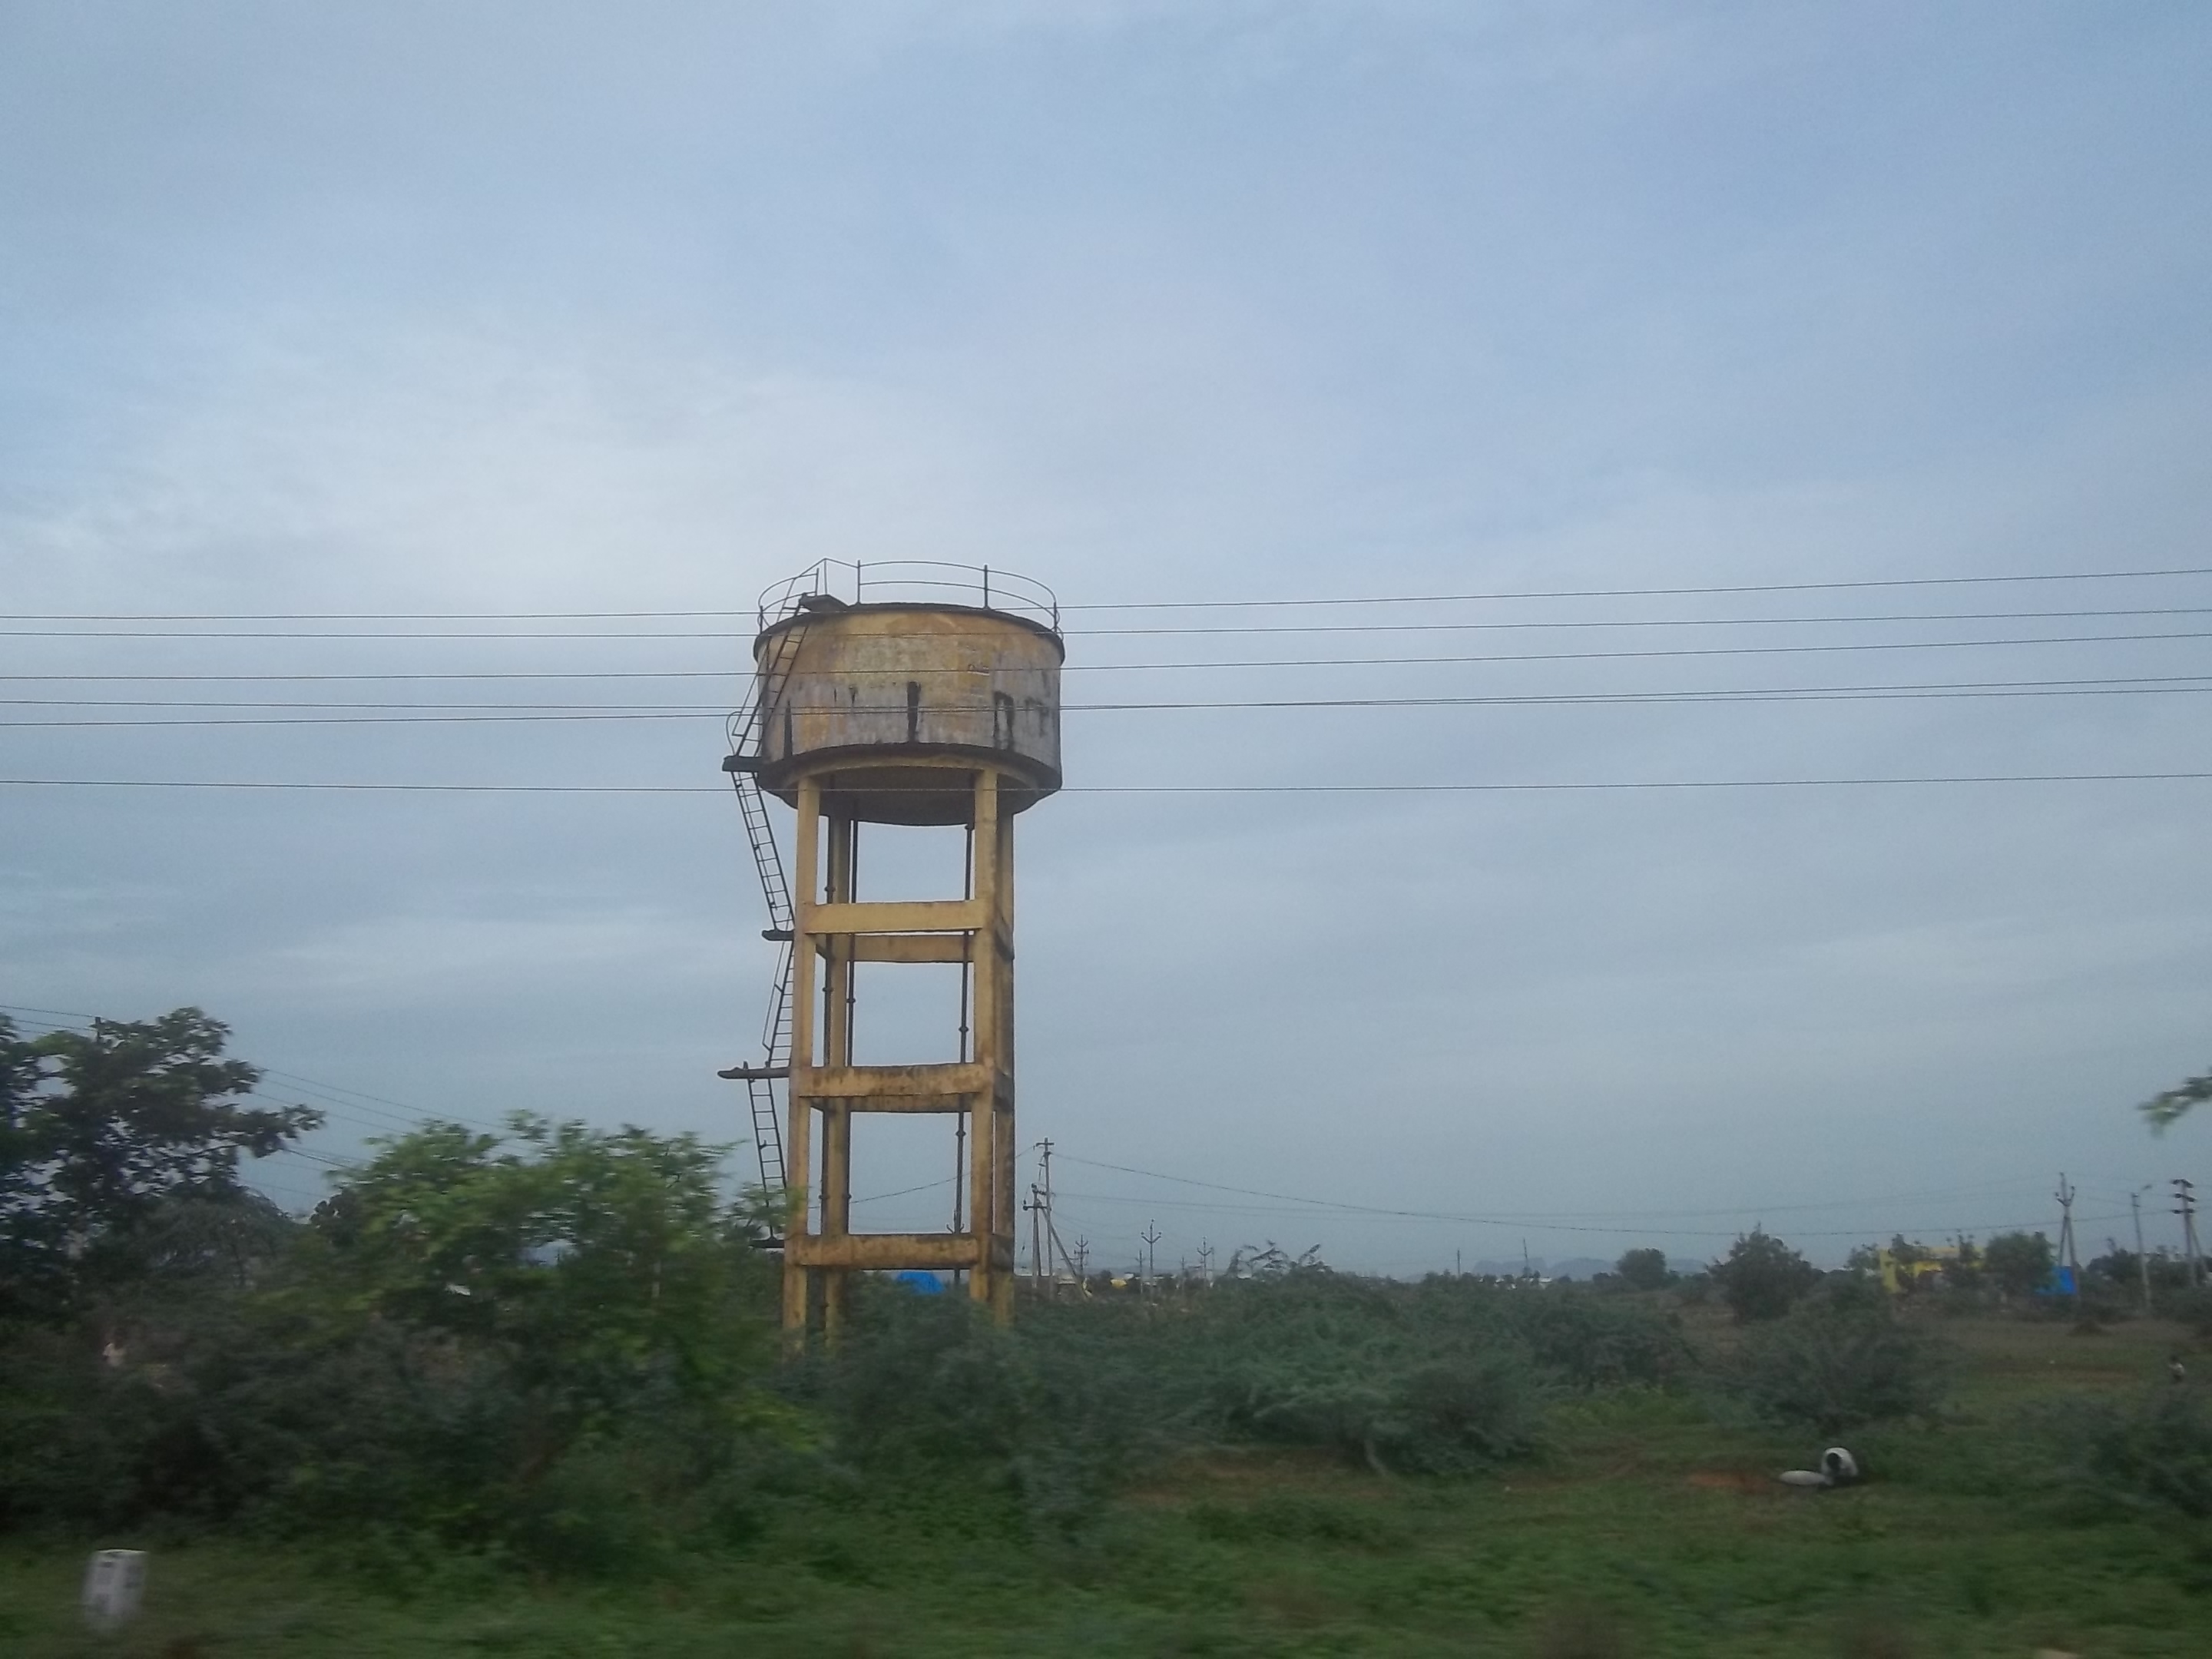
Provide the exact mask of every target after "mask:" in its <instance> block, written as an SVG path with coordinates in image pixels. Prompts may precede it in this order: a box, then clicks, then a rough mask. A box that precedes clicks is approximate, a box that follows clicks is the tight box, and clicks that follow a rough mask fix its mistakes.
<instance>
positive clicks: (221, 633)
mask: <svg viewBox="0 0 2212 1659" xmlns="http://www.w3.org/2000/svg"><path fill="white" fill-rule="evenodd" d="M2208 612H2212V606H2206V605H2149V606H2140V607H2136V608H2132V609H2127V610H2101V611H1924V612H1907V613H1903V614H1893V615H1892V614H1877V615H1870V616H1856V617H1854V616H1842V617H1833V616H1832V617H1620V618H1604V617H1588V618H1571V619H1564V620H1545V621H1534V620H1528V619H1506V620H1500V619H1498V618H1489V617H1486V618H1482V619H1479V620H1468V619H1465V618H1455V619H1454V620H1452V621H1449V622H1375V623H1201V624H1198V625H1195V626H1183V625H1179V626H1174V627H1146V628H1086V629H1080V630H1069V631H1070V632H1071V633H1073V635H1074V636H1075V637H1078V638H1083V639H1105V638H1153V637H1168V636H1176V635H1253V634H1454V633H1489V632H1496V631H1499V630H1507V631H1513V632H1529V631H1543V630H1547V629H1548V630H1553V631H1574V630H1577V629H1625V628H1634V629H1649V628H1812V627H1823V628H1826V627H1865V626H1869V625H1872V624H1876V623H1879V624H1883V625H1889V624H1893V623H1954V622H2063V621H2075V620H2079V621H2094V620H2105V619H2112V618H2118V617H2201V616H2204V615H2206V614H2208ZM750 632H751V630H750V629H653V630H650V631H647V630H641V629H625V630H623V631H622V632H620V633H605V632H597V631H594V632H580V631H577V630H574V629H562V630H559V631H557V632H548V631H544V630H542V629H531V630H522V629H501V630H499V631H497V632H494V633H485V632H480V631H473V630H472V631H468V632H459V631H454V630H450V629H441V630H437V631H435V632H431V631H424V630H422V629H407V630H404V631H403V630H390V629H386V630H378V631H374V632H365V631H362V630H358V629H351V630H347V631H344V632H332V631H331V630H329V629H315V630H303V629H208V628H183V629H172V628H159V629H117V628H0V638H9V639H28V640H225V641H228V640H318V641H342V640H368V641H388V640H406V641H415V642H425V641H428V642H435V641H441V640H465V641H471V642H474V641H484V640H532V641H537V640H576V641H608V640H617V641H620V640H732V641H735V640H743V639H745V638H747V637H748V636H749V635H750ZM933 637H935V638H938V639H941V640H951V639H960V638H963V637H966V638H978V639H980V638H986V637H991V636H989V635H982V634H975V635H960V634H957V633H951V634H939V635H934V636H933Z"/></svg>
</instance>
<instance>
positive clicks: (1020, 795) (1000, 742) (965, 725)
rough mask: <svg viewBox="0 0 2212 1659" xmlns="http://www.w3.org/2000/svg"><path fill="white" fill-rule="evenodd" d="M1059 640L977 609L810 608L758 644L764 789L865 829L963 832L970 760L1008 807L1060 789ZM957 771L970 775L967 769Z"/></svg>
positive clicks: (1038, 627) (830, 604) (814, 602)
mask: <svg viewBox="0 0 2212 1659" xmlns="http://www.w3.org/2000/svg"><path fill="white" fill-rule="evenodd" d="M1065 655H1066V653H1065V652H1064V651H1063V649H1062V648H1061V646H1060V636H1059V635H1057V634H1055V633H1054V631H1053V630H1052V629H1049V628H1048V627H1046V626H1044V625H1043V624H1042V623H1034V622H1030V621H1028V620H1027V619H1025V618H1024V617H1016V616H1011V615H1008V614H1007V613H1006V612H1005V611H993V610H987V609H982V608H980V607H976V606H971V605H928V604H905V603H895V604H866V605H844V604H842V603H840V602H839V601H837V600H835V599H810V600H808V601H806V602H805V605H802V606H801V607H800V608H799V610H798V611H796V612H795V613H793V615H791V616H788V617H784V618H783V619H782V620H781V621H780V622H777V623H774V624H772V625H771V626H769V627H768V628H766V629H763V630H762V632H761V634H760V635H759V636H758V637H757V639H756V640H755V641H753V658H754V661H755V663H756V665H757V666H758V667H759V669H760V670H761V676H760V679H761V685H762V694H763V696H764V697H765V698H766V699H767V701H768V706H767V708H766V709H765V710H764V711H763V714H764V719H763V721H762V726H761V768H760V778H761V784H762V787H763V788H765V789H767V790H769V792H770V793H773V794H775V795H776V796H777V797H778V798H779V799H782V800H784V801H786V802H790V801H793V800H794V799H796V796H797V790H798V783H799V778H800V776H801V775H812V776H814V777H816V778H817V779H818V780H819V781H820V784H821V787H822V791H823V797H822V805H823V811H828V812H832V813H835V814H837V815H840V816H843V817H854V818H859V819H861V820H864V821H866V822H868V823H915V824H928V823H965V822H966V821H967V819H968V816H969V811H971V810H972V804H973V797H972V794H971V792H970V789H969V782H968V778H967V775H966V772H967V771H968V770H972V769H973V767H974V765H975V763H979V762H980V763H987V764H988V765H990V766H991V767H992V768H993V769H995V770H997V771H998V772H999V773H1000V775H1001V784H1000V792H1001V793H1000V800H1001V802H1002V803H1003V808H1004V809H1005V810H1010V811H1016V812H1018V811H1022V810H1023V809H1024V807H1028V806H1030V805H1035V804H1036V802H1037V801H1039V800H1041V799H1043V798H1044V797H1045V796H1047V795H1048V794H1050V793H1053V792H1054V790H1056V789H1058V788H1059V787H1060V663H1061V660H1062V659H1063V658H1064V657H1065ZM963 768H964V769H963Z"/></svg>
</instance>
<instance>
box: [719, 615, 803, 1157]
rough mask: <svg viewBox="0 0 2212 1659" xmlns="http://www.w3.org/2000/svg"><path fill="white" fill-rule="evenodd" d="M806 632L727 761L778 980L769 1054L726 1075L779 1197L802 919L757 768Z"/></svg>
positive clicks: (764, 669)
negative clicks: (795, 955) (795, 948)
mask: <svg viewBox="0 0 2212 1659" xmlns="http://www.w3.org/2000/svg"><path fill="white" fill-rule="evenodd" d="M805 633H806V624H805V623H804V622H801V623H799V624H798V625H797V626H795V627H793V628H789V629H785V630H784V631H783V632H782V633H781V634H779V635H777V636H776V641H775V648H774V650H773V651H772V652H771V653H770V654H769V659H768V661H767V662H765V663H763V664H762V665H760V667H759V668H758V669H757V670H756V671H755V672H754V675H753V695H752V701H751V702H750V704H749V705H748V706H747V708H746V709H745V712H744V716H743V717H742V718H741V719H739V720H734V721H732V727H731V732H730V750H731V752H730V757H729V759H728V760H726V761H725V762H724V763H723V765H724V767H725V768H726V769H727V770H728V772H729V775H730V781H731V783H732V785H733V786H734V787H736V789H737V793H738V813H739V815H740V816H741V817H744V821H745V839H746V841H747V842H748V843H750V846H751V848H752V852H753V868H754V870H755V871H756V872H758V874H759V876H760V884H761V896H763V898H764V899H765V900H766V901H767V902H768V919H769V925H768V927H766V928H765V929H763V932H762V934H761V937H762V938H763V939H771V940H776V941H780V942H781V944H782V945H783V950H782V952H781V956H780V957H779V958H778V961H777V963H776V971H775V987H774V988H773V989H772V990H771V991H770V992H769V1007H768V1018H767V1019H766V1020H765V1021H764V1022H763V1024H762V1026H761V1049H762V1054H763V1060H762V1063H761V1064H760V1065H757V1066H744V1065H740V1066H732V1067H730V1069H729V1070H727V1071H726V1072H724V1073H720V1075H721V1076H723V1077H726V1078H729V1079H743V1080H744V1085H745V1093H746V1095H747V1097H749V1098H750V1102H751V1105H752V1115H753V1149H754V1151H755V1152H756V1153H757V1155H758V1157H759V1159H760V1176H761V1185H762V1186H763V1188H766V1189H767V1191H768V1193H769V1195H770V1196H771V1197H773V1198H775V1199H777V1200H781V1198H782V1196H783V1194H784V1191H785V1188H786V1185H787V1176H786V1173H785V1170H784V1163H783V1118H782V1114H781V1109H780V1105H779V1102H778V1099H777V1094H776V1086H775V1085H777V1084H778V1083H779V1082H781V1083H788V1081H789V1079H790V1077H791V980H792V966H793V963H792V933H793V927H794V925H795V921H796V918H795V917H794V915H793V910H792V903H791V884H790V883H789V882H788V881H787V879H786V878H785V877H784V873H783V854H782V851H781V848H778V847H777V845H776V841H775V828H774V827H773V826H772V825H771V824H770V823H769V816H768V801H767V799H766V798H765V797H764V796H763V794H762V793H761V787H760V772H759V769H760V766H761V763H762V762H763V761H764V760H765V759H766V758H767V738H768V718H769V709H771V708H774V707H775V702H776V699H777V697H778V696H780V695H781V693H782V690H783V684H784V681H785V680H786V679H787V678H789V677H790V673H791V666H792V664H793V662H794V661H795V660H796V659H797V658H798V655H799V641H800V640H801V639H802V637H803V636H804V635H805Z"/></svg>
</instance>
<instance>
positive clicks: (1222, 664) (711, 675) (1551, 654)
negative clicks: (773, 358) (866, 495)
mask: <svg viewBox="0 0 2212 1659" xmlns="http://www.w3.org/2000/svg"><path fill="white" fill-rule="evenodd" d="M2205 639H2212V630H2194V631H2172V632H2154V633H2141V634H2037V635H2013V636H2009V637H2006V638H2001V639H1993V640H1992V639H1976V640H1852V641H1822V642H1817V643H1802V644H1794V645H1714V646H1668V647H1657V646H1655V647H1644V648H1642V649H1638V650H1620V651H1521V652H1494V653H1470V654H1454V655H1448V656H1403V655H1401V656H1365V657H1279V658H1246V659H1231V660H1227V661H1217V662H1136V663H1083V662H1073V663H1068V664H1066V665H1064V666H1063V667H1062V669H1061V671H1062V672H1064V673H1071V674H1073V673H1107V672H1114V673H1134V672H1161V671H1181V670H1193V669H1245V668H1373V667H1410V666H1419V665H1433V664H1446V663H1523V662H1644V661H1655V660H1658V659H1667V658H1680V659H1688V658H1698V657H1789V656H1828V655H1834V654H1836V653H1843V652H1864V651H1965V650H1981V649H1990V648H2001V647H2035V646H2045V645H2130V644H2142V643H2144V642H2146V641H2172V640H2205ZM881 672H882V673H883V674H884V676H885V677H886V678H896V679H910V678H915V677H916V676H917V674H918V673H921V672H943V670H929V671H917V670H910V669H886V670H883V671H881ZM744 678H748V677H747V676H744V675H741V674H739V673H738V672H737V671H732V670H726V669H633V670H605V669H600V670H590V669H586V670H577V671H491V672H454V673H416V672H404V673H384V674H376V673H364V674H331V673H303V674H224V673H199V674H133V673H119V674H83V673H76V674H0V683H14V684H27V683H33V682H35V683H39V684H59V683H67V684H87V683H97V684H122V683H130V684H180V683H181V684H212V683H220V684H272V683H274V684H303V683H308V682H318V681H345V682H349V683H356V684H365V683H382V684H390V683H395V682H402V681H410V682H425V681H445V682H450V681H457V680H459V681H477V680H641V679H646V680H671V679H716V680H727V681H730V682H732V683H733V684H735V683H738V682H740V681H742V680H743V679H744Z"/></svg>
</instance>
